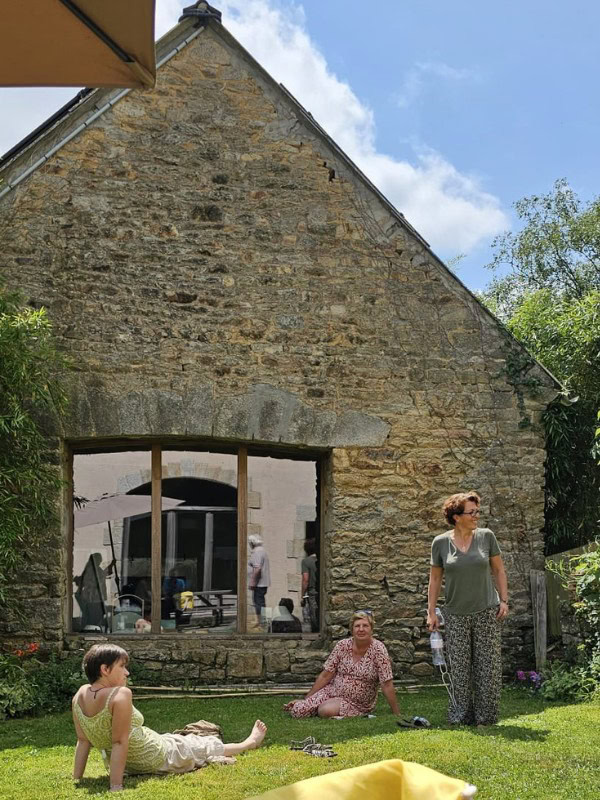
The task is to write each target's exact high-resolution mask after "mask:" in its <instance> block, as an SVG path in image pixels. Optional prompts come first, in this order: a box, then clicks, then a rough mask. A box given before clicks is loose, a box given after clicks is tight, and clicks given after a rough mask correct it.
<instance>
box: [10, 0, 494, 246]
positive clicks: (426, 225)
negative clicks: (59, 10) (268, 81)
mask: <svg viewBox="0 0 600 800" xmlns="http://www.w3.org/2000/svg"><path fill="white" fill-rule="evenodd" d="M190 3H191V0H158V2H157V16H156V33H157V36H161V35H162V34H163V33H165V31H166V30H168V29H169V28H170V27H172V26H173V25H175V24H176V23H177V20H178V18H179V16H180V14H181V9H182V8H183V7H184V6H185V5H189V4H190ZM216 5H217V7H218V8H219V9H220V10H221V11H222V12H223V24H224V25H225V27H226V28H227V29H228V30H229V31H230V32H231V33H232V34H233V35H234V36H235V37H236V38H237V39H238V40H239V41H240V42H241V44H242V45H243V46H244V47H245V48H246V49H247V50H249V51H250V53H252V55H253V56H254V57H255V58H256V59H257V61H259V63H260V64H262V66H263V67H264V68H265V69H267V70H268V71H269V72H270V73H271V75H272V76H273V77H274V78H275V80H277V81H280V82H281V83H283V84H284V85H285V86H286V87H287V88H288V89H289V90H290V91H291V92H292V94H294V95H295V96H296V97H297V98H298V100H299V101H300V102H301V103H302V104H303V105H304V106H305V107H306V108H307V109H308V110H309V111H310V112H311V113H312V114H313V115H314V117H315V119H316V120H317V121H318V122H319V123H320V124H321V125H322V126H323V127H324V128H325V130H326V131H327V132H328V133H329V135H330V136H332V137H333V139H334V140H335V141H336V142H337V143H338V144H339V145H340V146H341V147H342V148H343V149H344V150H345V151H346V152H347V153H348V155H349V156H350V157H351V158H352V159H353V160H354V161H355V162H356V163H357V164H358V166H359V167H360V168H361V169H362V170H363V171H364V172H365V174H366V175H367V176H368V177H369V178H370V179H371V180H372V181H373V183H374V184H375V185H376V186H377V187H378V188H379V189H381V191H382V192H383V193H384V194H385V195H386V196H387V197H388V198H389V200H390V201H391V202H392V203H393V204H394V205H395V206H396V207H397V208H398V209H399V210H400V211H402V212H403V213H404V214H405V216H406V218H407V219H408V221H409V222H410V223H411V224H413V225H414V226H415V227H416V228H417V230H418V231H419V232H420V233H421V234H422V235H423V236H424V237H425V238H426V239H427V240H428V241H429V242H430V243H431V245H432V247H433V248H434V249H435V250H438V251H439V252H440V253H441V254H442V255H443V254H449V255H455V254H456V253H457V252H469V251H471V250H473V249H474V248H475V247H477V245H478V244H481V243H482V242H485V241H487V240H489V238H490V237H491V236H493V235H494V234H495V233H498V232H499V231H501V230H504V229H505V228H507V227H509V221H508V217H507V216H506V214H505V213H504V211H503V210H502V208H501V207H500V203H499V201H498V199H497V198H496V197H494V196H493V195H491V194H489V193H488V192H485V191H484V190H483V189H482V187H481V185H480V182H479V181H478V180H477V179H476V178H475V177H472V176H469V175H465V174H463V173H461V172H459V171H458V170H457V169H456V168H455V167H454V166H453V165H452V164H451V163H449V162H448V161H447V160H445V159H444V158H443V156H442V155H440V154H439V153H436V152H434V151H432V150H428V149H423V148H421V149H417V150H416V151H415V157H414V160H413V161H412V163H411V162H409V161H405V160H400V159H398V158H395V157H394V156H393V155H387V154H384V153H380V152H378V150H377V147H376V142H375V131H376V129H375V117H374V114H373V111H372V110H371V109H370V108H369V106H368V105H367V104H366V103H364V102H363V101H361V100H360V99H359V98H358V97H357V96H356V95H355V94H354V92H353V91H352V89H351V87H350V86H349V85H348V84H347V83H345V82H344V81H343V80H341V79H340V78H338V77H337V76H336V75H335V74H334V73H333V72H332V71H331V70H330V68H329V67H328V65H327V61H326V59H325V58H324V56H323V54H322V53H320V52H319V50H318V48H317V47H316V45H315V44H314V42H312V41H311V39H310V37H309V35H308V34H307V32H306V30H305V26H304V12H303V9H302V6H301V5H294V4H293V3H289V2H286V3H285V4H282V3H278V2H277V0H219V2H216ZM417 66H418V67H419V72H420V74H421V75H425V74H429V75H432V76H437V77H438V78H443V79H447V80H462V79H464V78H468V77H470V76H471V73H467V71H464V70H457V69H455V68H453V67H449V66H448V65H446V64H442V63H439V62H422V63H421V64H420V65H417ZM10 91H11V90H2V101H3V112H4V111H5V110H6V104H5V102H4V101H5V99H6V96H5V94H4V93H5V92H10ZM13 91H14V92H15V93H17V94H18V93H19V92H20V97H19V98H18V99H12V100H11V103H12V105H11V106H10V110H9V114H8V115H7V116H8V118H9V119H10V120H11V121H12V122H13V123H14V124H13V130H12V131H11V130H10V129H9V130H8V131H7V129H6V127H5V128H4V130H0V153H1V152H3V151H4V150H5V149H8V148H9V147H11V146H12V144H14V143H15V142H16V141H17V139H18V138H21V137H22V136H24V135H26V134H27V133H28V132H29V131H30V130H31V129H32V128H34V127H35V126H36V125H38V124H39V123H40V122H41V121H42V120H43V119H44V118H45V116H48V115H49V114H50V113H52V112H53V111H55V110H56V109H57V108H58V106H59V105H60V104H61V103H64V102H66V100H67V99H69V97H71V96H73V94H74V91H73V90H63V91H64V92H66V96H65V97H64V99H63V98H62V97H61V98H60V99H58V95H57V94H56V91H57V90H47V89H46V90H29V91H30V92H32V91H39V92H40V99H41V98H42V96H43V97H44V98H45V100H46V101H47V102H48V101H49V102H50V106H49V108H48V110H47V111H46V110H44V111H43V113H42V115H41V116H40V115H38V117H37V119H35V120H34V118H33V112H32V110H31V105H32V103H31V101H30V100H24V99H23V96H24V95H23V90H13ZM42 93H43V94H42ZM51 98H54V102H52V101H51ZM49 99H50V100H49ZM35 104H36V105H37V104H38V101H37V100H36V103H35ZM3 117H5V114H4V113H3ZM15 117H16V119H13V118H15ZM17 118H18V119H17ZM4 121H5V120H4ZM18 123H20V124H21V131H20V132H19V133H18V134H15V131H16V129H17V124H18ZM1 128H2V126H0V129H1ZM11 136H12V138H11Z"/></svg>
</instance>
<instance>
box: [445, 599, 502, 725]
mask: <svg viewBox="0 0 600 800" xmlns="http://www.w3.org/2000/svg"><path fill="white" fill-rule="evenodd" d="M497 611H498V609H497V607H493V608H487V609H485V611H479V612H477V613H476V614H467V615H466V616H457V615H455V614H449V613H448V612H446V611H444V612H443V613H444V620H445V623H446V660H447V663H448V669H449V670H450V676H451V678H452V685H453V686H454V700H455V703H454V704H453V703H452V701H450V703H449V704H448V721H449V722H450V723H451V724H458V725H473V724H475V725H495V724H496V722H498V706H499V704H500V690H501V688H502V663H501V660H500V631H501V623H500V622H498V620H497V619H496V614H497Z"/></svg>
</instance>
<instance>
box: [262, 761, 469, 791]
mask: <svg viewBox="0 0 600 800" xmlns="http://www.w3.org/2000/svg"><path fill="white" fill-rule="evenodd" d="M466 786H467V784H466V783H465V781H462V780H458V779H457V778H448V777H447V776H446V775H442V774H441V772H436V771H435V770H433V769H429V767H422V766H421V765H420V764H415V763H414V762H412V761H400V759H393V760H391V761H378V762H377V763H376V764H366V765H365V766H363V767H354V768H352V769H344V770H340V771H339V772H331V773H329V774H328V775H319V776H318V777H316V778H307V779H306V780H304V781H299V782H298V783H292V784H291V785H290V786H282V787H281V788H280V789H272V790H271V791H270V792H265V794H261V795H257V796H256V797H254V798H248V800H259V798H260V800H367V798H368V800H459V798H460V797H461V794H462V791H463V789H465V787H466Z"/></svg>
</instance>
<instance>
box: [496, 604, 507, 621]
mask: <svg viewBox="0 0 600 800" xmlns="http://www.w3.org/2000/svg"><path fill="white" fill-rule="evenodd" d="M507 616H508V603H505V602H504V600H500V605H499V607H498V613H497V614H496V619H497V620H503V619H506V617H507Z"/></svg>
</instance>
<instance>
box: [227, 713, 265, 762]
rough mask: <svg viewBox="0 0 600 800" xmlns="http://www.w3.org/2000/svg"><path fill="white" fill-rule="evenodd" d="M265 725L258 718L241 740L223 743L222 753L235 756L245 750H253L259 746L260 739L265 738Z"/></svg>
mask: <svg viewBox="0 0 600 800" xmlns="http://www.w3.org/2000/svg"><path fill="white" fill-rule="evenodd" d="M266 732H267V726H266V725H265V723H264V722H261V721H260V720H259V719H257V720H256V722H255V723H254V727H253V728H252V730H251V731H250V735H249V736H248V738H247V739H244V741H243V742H232V743H231V744H226V745H224V755H226V756H237V755H238V754H239V753H243V752H244V751H246V750H255V749H256V748H257V747H260V746H261V744H262V740H263V739H264V738H265V734H266Z"/></svg>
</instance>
